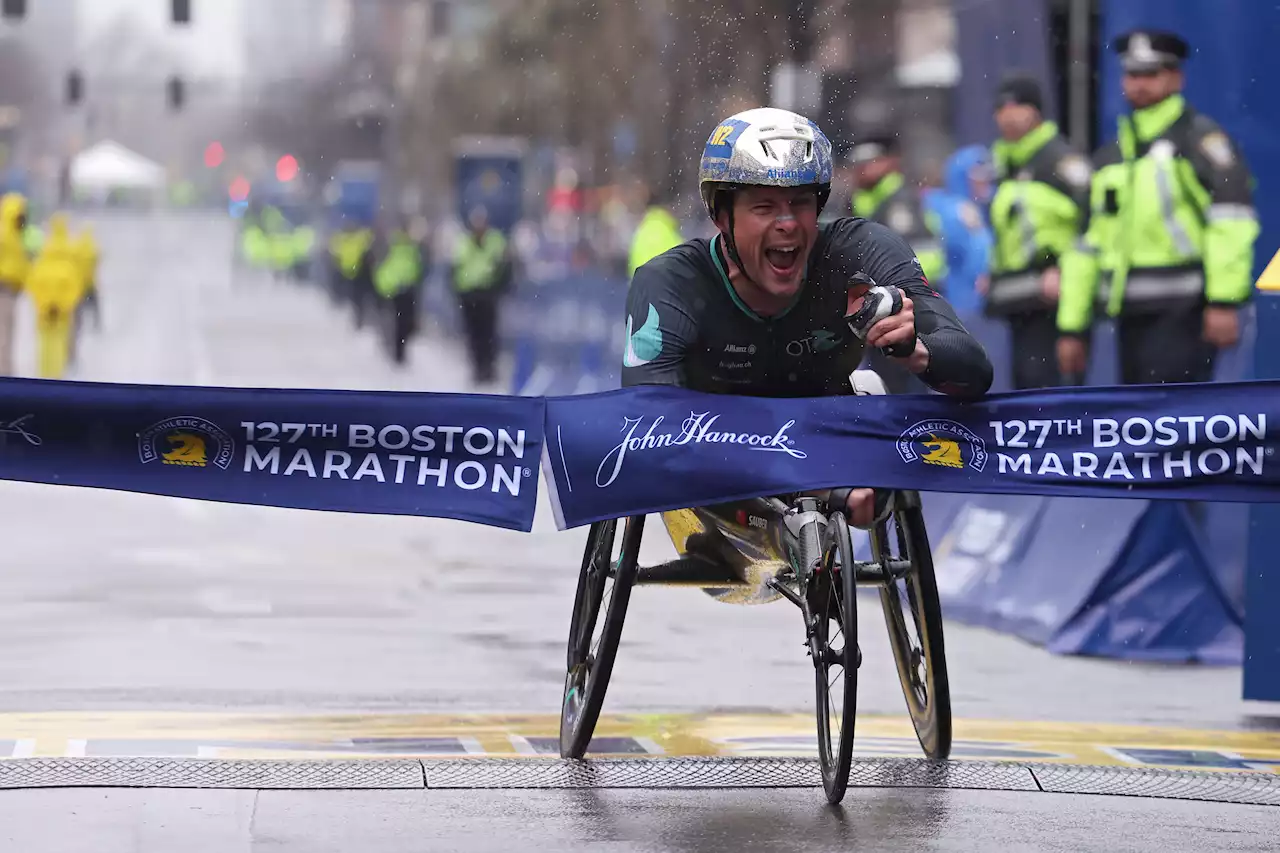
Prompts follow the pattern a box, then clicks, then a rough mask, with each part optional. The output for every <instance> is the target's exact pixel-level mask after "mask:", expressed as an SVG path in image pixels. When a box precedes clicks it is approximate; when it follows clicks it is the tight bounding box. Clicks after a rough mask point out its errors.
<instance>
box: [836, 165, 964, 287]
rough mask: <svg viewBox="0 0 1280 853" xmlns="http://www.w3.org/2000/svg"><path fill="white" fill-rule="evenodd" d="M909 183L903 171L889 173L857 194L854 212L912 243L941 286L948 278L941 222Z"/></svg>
mask: <svg viewBox="0 0 1280 853" xmlns="http://www.w3.org/2000/svg"><path fill="white" fill-rule="evenodd" d="M906 184H907V180H906V178H905V177H903V175H902V173H901V172H891V173H890V174H888V175H885V176H884V177H883V178H881V179H880V182H879V183H878V184H876V185H875V186H874V187H872V188H871V189H869V190H862V191H860V192H858V193H855V194H854V197H853V212H854V214H855V215H856V216H861V217H862V218H863V219H870V220H871V221H873V222H878V223H880V224H881V225H884V226H886V227H887V228H889V229H891V230H893V231H896V232H897V233H898V234H899V235H900V236H901V237H902V238H903V239H904V240H906V241H907V243H908V244H910V246H911V250H912V251H913V252H915V255H916V259H917V260H919V261H920V269H921V271H923V272H924V276H925V278H927V279H928V280H929V283H930V284H932V285H933V286H934V287H941V286H942V283H943V280H944V279H945V278H946V277H947V259H946V252H945V251H944V250H943V247H942V240H941V239H940V238H939V235H940V234H941V233H942V225H941V222H940V221H939V220H938V217H937V216H936V215H935V214H933V213H932V212H929V211H926V210H925V209H924V205H923V204H921V203H920V200H919V198H917V197H916V196H914V195H912V193H911V192H910V191H909V190H908V189H907V186H906Z"/></svg>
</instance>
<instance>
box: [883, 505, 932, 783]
mask: <svg viewBox="0 0 1280 853" xmlns="http://www.w3.org/2000/svg"><path fill="white" fill-rule="evenodd" d="M889 526H890V525H889V524H888V523H885V524H882V525H879V526H878V528H877V530H876V533H877V536H876V537H875V541H876V542H878V543H879V544H880V547H879V549H878V550H879V553H877V554H875V559H876V560H877V561H879V560H882V559H884V558H885V557H887V556H889V555H887V554H885V553H884V547H883V546H884V544H885V543H886V542H887V541H888V538H889V537H888V535H887V534H888V531H887V528H888V527H889ZM892 527H894V528H895V533H896V535H895V536H894V537H893V538H894V539H895V540H896V546H897V548H896V553H897V555H898V556H899V558H905V559H908V560H910V561H911V570H910V572H909V573H908V575H907V576H906V578H904V579H903V580H901V581H894V583H893V584H892V585H890V586H886V587H881V589H880V600H881V604H882V605H883V607H884V616H885V626H886V627H887V628H888V630H889V645H890V646H891V647H892V648H893V658H894V662H895V663H896V664H897V669H898V681H899V683H900V684H901V685H902V695H903V698H904V699H905V700H906V703H907V712H908V713H909V714H910V715H911V723H912V725H913V726H914V727H915V730H916V737H917V739H918V740H919V741H920V748H921V749H923V750H924V754H925V755H926V756H928V757H929V758H932V759H938V760H941V759H945V758H947V757H949V756H950V755H951V685H950V682H949V681H948V679H947V652H946V643H945V641H944V638H943V626H942V603H941V602H940V601H939V599H938V582H937V579H936V577H935V575H934V571H933V552H932V551H931V549H930V547H929V535H928V532H927V531H926V529H925V524H924V512H923V511H922V510H921V508H920V501H919V500H918V498H917V499H913V500H911V501H909V502H907V506H905V507H904V508H902V509H899V510H897V511H895V512H894V514H893V524H892ZM904 603H905V604H906V605H907V607H906V608H905V610H904V607H903V604H904ZM912 624H914V625H915V628H916V637H917V639H919V641H920V643H919V648H918V650H917V649H916V648H915V647H914V646H913V644H912V640H911V637H910V634H909V632H910V626H911V625H912ZM921 657H922V658H923V660H921V659H920V658H921ZM921 663H923V673H922V672H921V666H920V664H921Z"/></svg>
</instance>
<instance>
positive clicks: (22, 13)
mask: <svg viewBox="0 0 1280 853" xmlns="http://www.w3.org/2000/svg"><path fill="white" fill-rule="evenodd" d="M26 16H27V0H4V5H3V6H0V17H5V18H14V19H19V18H25V17H26Z"/></svg>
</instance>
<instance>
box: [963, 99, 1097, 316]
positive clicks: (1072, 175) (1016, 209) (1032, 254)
mask: <svg viewBox="0 0 1280 853" xmlns="http://www.w3.org/2000/svg"><path fill="white" fill-rule="evenodd" d="M991 155H992V161H993V162H994V164H995V167H996V174H997V176H998V180H999V184H998V186H997V188H996V192H995V196H994V197H993V198H992V200H991V230H992V234H993V236H994V238H995V245H994V247H993V251H992V255H991V285H990V289H989V290H988V292H987V300H986V303H987V309H988V312H989V313H995V314H1006V313H1016V312H1019V311H1024V310H1033V309H1040V310H1045V309H1048V308H1050V307H1051V303H1050V302H1049V301H1048V300H1047V299H1045V297H1044V289H1043V284H1042V282H1041V273H1042V272H1043V271H1044V270H1045V269H1047V268H1049V267H1053V266H1057V265H1058V264H1059V263H1060V261H1059V259H1060V258H1061V257H1062V255H1063V254H1064V253H1066V252H1067V251H1069V250H1070V249H1071V247H1072V245H1074V243H1075V241H1076V236H1077V235H1078V234H1079V232H1080V226H1081V224H1082V222H1083V219H1084V210H1085V208H1087V207H1088V198H1089V182H1090V179H1091V177H1092V174H1093V169H1092V167H1091V165H1090V164H1089V161H1088V160H1087V159H1085V158H1084V157H1083V156H1082V155H1080V154H1077V153H1076V152H1074V151H1072V149H1071V147H1070V146H1069V145H1068V144H1067V142H1066V140H1065V139H1063V138H1062V136H1061V134H1060V133H1059V132H1058V126H1057V125H1056V124H1055V123H1054V122H1050V121H1046V122H1044V123H1042V124H1041V125H1040V126H1039V127H1037V128H1035V129H1034V130H1032V131H1031V132H1030V133H1028V134H1027V135H1026V136H1024V137H1022V138H1021V139H1019V140H1017V141H1016V142H1006V141H1005V140H998V141H997V142H996V143H995V144H994V145H993V146H992V148H991Z"/></svg>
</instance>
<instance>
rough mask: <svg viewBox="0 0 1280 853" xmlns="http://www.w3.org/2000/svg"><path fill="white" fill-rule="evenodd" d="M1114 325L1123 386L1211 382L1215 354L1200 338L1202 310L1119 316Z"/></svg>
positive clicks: (1177, 310) (1213, 349) (1216, 353)
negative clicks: (1116, 327) (1117, 321)
mask: <svg viewBox="0 0 1280 853" xmlns="http://www.w3.org/2000/svg"><path fill="white" fill-rule="evenodd" d="M1117 325H1118V333H1119V340H1118V344H1119V349H1120V381H1121V382H1122V383H1123V384H1125V385H1160V384H1164V383H1166V382H1211V381H1213V367H1214V361H1215V360H1216V358H1217V355H1218V352H1217V348H1216V347H1214V346H1213V345H1212V344H1210V343H1207V342H1205V340H1204V339H1203V338H1202V337H1201V335H1202V330H1203V328H1204V309H1203V308H1200V307H1199V306H1192V307H1188V308H1176V309H1173V310H1170V311H1165V312H1160V313H1155V314H1135V315H1130V316H1121V318H1120V321H1119V323H1118V324H1117Z"/></svg>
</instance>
